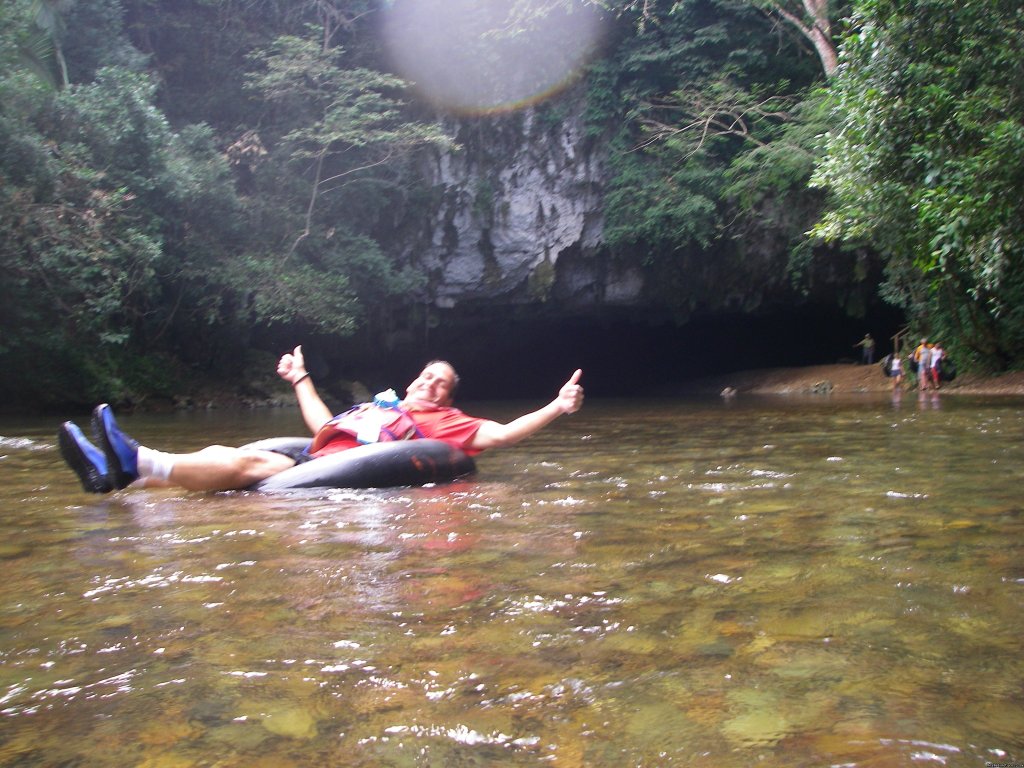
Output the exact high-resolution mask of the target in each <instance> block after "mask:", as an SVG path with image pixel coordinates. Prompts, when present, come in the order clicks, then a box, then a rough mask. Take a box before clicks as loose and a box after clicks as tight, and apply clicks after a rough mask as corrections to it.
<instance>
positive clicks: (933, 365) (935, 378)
mask: <svg viewBox="0 0 1024 768" xmlns="http://www.w3.org/2000/svg"><path fill="white" fill-rule="evenodd" d="M944 356H945V352H944V351H943V349H942V345H941V344H940V343H939V342H935V344H934V346H932V354H931V361H930V364H929V366H928V375H929V377H930V378H931V381H932V386H933V387H935V389H938V388H939V380H940V379H941V378H942V358H943V357H944Z"/></svg>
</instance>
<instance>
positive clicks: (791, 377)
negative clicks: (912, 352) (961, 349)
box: [680, 364, 1024, 396]
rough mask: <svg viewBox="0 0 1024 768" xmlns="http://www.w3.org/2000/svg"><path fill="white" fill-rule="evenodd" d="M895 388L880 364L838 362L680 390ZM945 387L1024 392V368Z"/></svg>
mask: <svg viewBox="0 0 1024 768" xmlns="http://www.w3.org/2000/svg"><path fill="white" fill-rule="evenodd" d="M904 386H907V385H906V384H905V385H904ZM891 390H892V379H890V378H887V377H886V376H885V374H884V373H883V372H882V369H881V367H880V366H878V365H853V364H836V365H809V366H802V367H797V368H762V369H758V370H750V371H737V372H735V373H727V374H721V375H716V376H709V377H707V378H703V379H698V380H695V381H692V382H689V383H687V384H685V385H683V387H682V388H681V390H680V394H694V395H698V394H699V395H706V394H722V393H723V392H727V393H733V394H737V395H742V394H753V395H787V394H809V393H822V394H824V393H829V392H831V393H833V394H840V393H847V394H849V393H857V392H889V391H891ZM941 391H942V392H948V393H950V394H970V395H1022V396H1024V371H1014V372H1012V373H1004V374H1001V375H998V376H980V375H977V374H963V375H961V376H958V377H957V378H956V380H955V381H951V382H947V383H945V384H943V386H942V389H941Z"/></svg>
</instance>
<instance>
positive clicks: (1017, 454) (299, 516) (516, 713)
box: [0, 393, 1024, 768]
mask: <svg viewBox="0 0 1024 768" xmlns="http://www.w3.org/2000/svg"><path fill="white" fill-rule="evenodd" d="M528 406H532V404H523V403H518V404H513V403H481V404H476V405H474V406H472V407H470V406H468V405H467V406H466V410H467V411H469V412H472V413H477V414H479V415H485V416H491V417H496V418H502V419H504V418H505V417H508V416H511V415H514V414H516V413H517V412H519V411H521V410H525V409H526V408H527V407H528ZM120 420H121V422H122V425H123V426H124V427H125V428H126V430H128V431H129V432H131V433H133V434H135V435H136V436H137V437H139V438H141V439H142V440H143V442H145V443H147V444H151V445H153V446H155V447H163V448H166V449H172V450H186V449H193V448H198V447H200V446H202V445H205V444H206V443H207V442H212V441H213V440H214V438H216V440H217V441H219V442H225V443H228V444H232V443H234V444H237V443H241V442H245V441H248V440H252V439H254V438H257V437H264V436H270V435H283V434H296V433H299V434H301V429H300V423H301V422H300V420H299V417H298V413H297V412H296V411H294V410H283V411H274V412H257V413H253V412H245V413H213V414H188V415H173V416H172V415H146V416H132V415H125V416H122V417H121V418H120ZM55 426H56V425H55V423H52V422H49V421H47V422H42V421H30V420H17V421H12V420H7V421H4V422H0V434H2V435H3V437H2V438H0V456H2V458H0V505H2V515H0V566H2V569H3V571H2V573H3V579H2V584H0V765H3V766H57V765H61V766H64V765H66V766H108V765H109V766H115V765H116V766H128V765H130V766H148V767H162V766H167V767H168V768H172V767H173V768H178V767H184V766H247V767H250V768H251V767H254V766H255V767H257V768H258V767H260V766H281V765H289V766H325V765H336V766H374V767H376V766H396V767H398V766H438V767H440V766H445V767H446V768H447V767H451V766H454V767H456V768H458V767H459V766H491V765H508V766H533V765H542V764H544V765H547V764H551V765H558V766H581V767H582V766H595V767H598V766H608V767H609V768H619V767H620V766H662V765H682V766H708V767H709V768H733V767H735V768H740V767H741V766H742V767H744V768H746V767H748V766H751V765H764V766H865V767H872V768H878V767H881V766H907V765H950V766H985V765H988V764H1007V763H1018V764H1019V763H1021V762H1024V657H1022V654H1021V651H1022V637H1024V610H1022V608H1024V502H1022V495H1021V487H1022V482H1024V401H1021V400H1017V399H1006V398H1002V399H968V398H966V397H961V396H952V397H951V396H945V395H943V396H941V397H940V396H939V395H926V396H925V397H924V398H923V399H920V400H919V398H918V396H917V395H916V394H912V393H907V394H905V395H903V397H902V398H901V399H900V400H897V401H893V400H892V399H891V398H890V397H889V396H880V395H860V396H851V397H847V398H840V397H836V396H832V397H828V396H819V397H812V396H807V397H779V398H760V399H757V398H738V399H736V400H734V401H732V402H726V401H721V400H719V399H717V398H709V399H704V400H676V401H659V402H642V403H640V402H618V401H603V402H602V401H591V402H588V403H587V405H586V407H585V408H584V410H583V411H581V412H580V413H578V414H575V415H573V416H571V417H566V418H563V419H561V420H560V421H559V422H557V423H556V424H555V425H554V426H553V427H551V428H549V429H548V430H547V431H546V432H544V433H542V434H540V435H537V436H535V437H534V438H533V439H531V440H529V441H527V442H525V443H523V444H520V445H518V446H515V447H513V448H510V449H506V450H504V451H494V452H491V453H488V454H484V455H483V456H481V457H479V458H478V467H479V472H478V474H477V476H476V477H475V478H473V479H471V480H468V481H463V482H459V483H456V484H453V485H448V486H441V487H427V488H412V489H410V488H404V489H398V490H382V491H358V492H355V491H343V490H334V491H328V492H305V493H302V494H296V495H287V496H281V495H278V496H270V495H259V494H252V493H242V492H236V493H222V494H197V493H186V492H175V491H144V490H127V491H123V492H121V493H117V494H113V495H110V496H106V497H96V496H90V495H87V494H84V493H82V492H81V491H80V490H78V486H77V483H76V482H74V481H73V479H72V477H71V475H70V474H69V471H68V470H67V469H66V468H65V467H64V466H63V464H62V463H61V460H60V458H59V456H58V454H57V451H56V449H55V445H54V443H55V440H54V437H53V432H54V427H55Z"/></svg>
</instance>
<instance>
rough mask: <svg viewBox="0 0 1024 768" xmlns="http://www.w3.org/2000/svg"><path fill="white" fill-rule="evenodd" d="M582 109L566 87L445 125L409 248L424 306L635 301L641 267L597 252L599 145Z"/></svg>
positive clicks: (601, 156)
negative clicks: (446, 135) (450, 138)
mask: <svg viewBox="0 0 1024 768" xmlns="http://www.w3.org/2000/svg"><path fill="white" fill-rule="evenodd" d="M581 112H582V109H581V101H580V98H579V97H578V96H577V97H573V96H572V95H568V96H563V97H562V98H561V99H559V100H558V101H557V102H553V103H548V104H545V105H542V106H533V107H527V108H524V109H522V110H520V111H518V112H516V113H513V114H509V115H503V116H490V117H481V118H462V119H459V120H458V121H455V120H452V121H451V122H450V123H449V126H448V127H449V129H450V130H451V131H452V133H453V134H454V135H455V137H456V140H457V142H458V145H459V147H458V149H457V150H454V151H451V152H446V153H444V154H439V155H435V156H434V157H432V158H431V160H430V163H429V167H428V168H427V171H426V173H427V176H428V178H429V183H430V185H431V186H432V188H433V190H434V194H433V196H432V199H431V203H430V206H429V207H430V210H429V211H428V212H427V216H426V217H425V219H426V222H427V223H426V226H425V227H423V225H422V221H421V222H420V224H421V226H420V227H418V228H417V229H418V232H417V235H416V237H415V238H412V239H409V240H407V241H406V244H405V245H404V250H405V253H406V258H408V259H409V260H410V262H411V263H413V264H416V265H417V266H418V267H419V268H420V269H421V270H422V272H423V273H424V274H426V275H428V276H429V285H428V289H427V292H428V295H427V296H426V297H425V298H426V300H427V302H428V303H430V304H433V305H434V306H436V307H438V308H450V307H453V306H455V305H457V304H459V303H464V302H473V301H480V300H491V301H494V300H497V301H499V302H500V303H506V304H524V303H533V302H545V301H548V300H549V299H551V298H553V297H557V298H558V300H559V303H560V304H562V305H578V306H589V305H593V304H599V303H606V302H610V303H632V302H635V301H636V299H637V298H638V297H639V293H640V289H641V287H642V279H641V277H640V274H639V272H638V271H633V270H628V269H627V270H625V271H621V272H617V271H615V270H609V268H608V266H607V265H605V264H603V263H602V259H601V258H599V256H600V251H601V239H602V230H603V217H602V195H603V190H604V185H605V175H604V174H605V168H604V165H605V155H606V144H605V142H604V141H603V139H601V138H600V137H595V136H593V135H592V134H591V133H589V132H588V130H587V126H586V125H585V123H584V120H583V118H582V116H581Z"/></svg>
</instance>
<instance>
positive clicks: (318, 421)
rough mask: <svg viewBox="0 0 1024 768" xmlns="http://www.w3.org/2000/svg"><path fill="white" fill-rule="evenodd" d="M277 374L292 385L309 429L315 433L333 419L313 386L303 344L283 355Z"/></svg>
mask: <svg viewBox="0 0 1024 768" xmlns="http://www.w3.org/2000/svg"><path fill="white" fill-rule="evenodd" d="M277 375H278V376H280V377H281V378H282V379H284V380H285V381H287V382H288V383H289V384H291V385H292V388H293V389H294V390H295V397H296V399H297V400H298V401H299V411H300V412H301V413H302V420H303V421H305V422H306V426H307V427H308V428H309V431H310V432H311V433H312V434H314V435H315V434H316V433H317V432H318V431H319V429H320V427H322V426H323V425H324V424H326V423H327V422H328V421H330V420H331V418H332V417H333V416H334V414H333V413H331V409H330V408H328V407H327V405H326V404H325V403H324V401H323V400H321V399H320V395H319V394H317V391H316V387H314V386H313V380H312V379H311V378H310V377H309V373H308V372H307V371H306V359H305V357H303V355H302V345H301V344H300V345H299V346H297V347H296V348H295V349H294V350H292V351H291V352H290V353H288V354H285V355H283V356H282V357H281V359H280V361H279V362H278V363H277Z"/></svg>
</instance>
